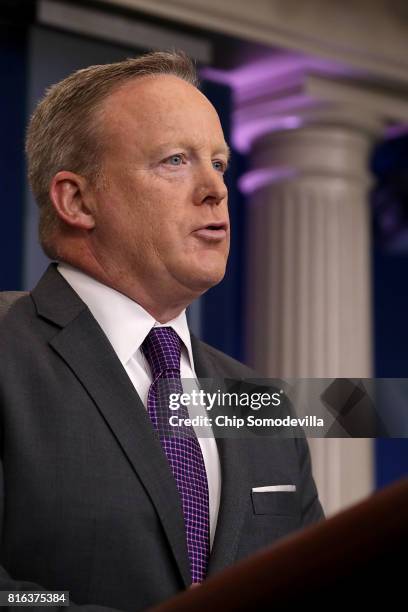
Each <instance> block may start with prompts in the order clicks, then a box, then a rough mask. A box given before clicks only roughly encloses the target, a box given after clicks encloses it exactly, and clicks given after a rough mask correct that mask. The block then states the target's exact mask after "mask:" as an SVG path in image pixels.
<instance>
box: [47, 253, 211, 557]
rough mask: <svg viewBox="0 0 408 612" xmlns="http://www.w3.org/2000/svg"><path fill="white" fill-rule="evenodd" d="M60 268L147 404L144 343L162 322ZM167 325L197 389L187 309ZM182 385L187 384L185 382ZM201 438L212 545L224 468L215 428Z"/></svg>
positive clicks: (87, 279)
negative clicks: (222, 468) (221, 463)
mask: <svg viewBox="0 0 408 612" xmlns="http://www.w3.org/2000/svg"><path fill="white" fill-rule="evenodd" d="M58 271H59V273H60V274H61V275H62V276H63V277H64V278H65V280H66V281H67V282H68V283H69V284H70V285H71V287H72V288H73V290H74V291H75V292H76V293H77V294H78V295H79V297H80V298H81V300H82V301H83V302H85V304H86V305H87V306H88V308H89V310H90V311H91V313H92V315H93V316H94V318H95V319H96V321H97V322H98V323H99V325H100V327H101V328H102V330H103V331H104V333H105V335H106V336H107V338H108V340H109V342H110V343H111V345H112V347H113V349H114V351H115V353H116V355H117V356H118V358H119V360H120V362H121V363H122V365H123V367H124V368H125V370H126V372H127V374H128V376H129V378H130V380H131V382H132V384H133V386H134V387H135V389H136V391H137V393H138V395H139V397H140V399H141V400H142V402H143V404H144V406H145V408H146V407H147V395H148V392H149V387H150V384H151V382H152V377H151V372H150V367H149V365H148V363H147V360H146V358H145V357H144V355H143V352H142V350H141V346H142V344H143V341H144V339H145V338H146V336H147V335H148V333H149V332H150V330H151V329H152V327H161V326H162V325H161V324H160V323H158V322H157V321H156V320H155V319H154V318H153V317H152V316H151V315H150V314H149V313H148V312H146V310H144V308H142V307H141V306H140V304H138V303H137V302H134V301H133V300H131V299H130V298H128V297H127V296H126V295H124V294H123V293H119V291H116V290H115V289H112V288H111V287H108V286H107V285H103V284H102V283H100V282H99V281H97V280H95V279H94V278H92V277H90V276H88V275H87V274H84V273H83V272H81V271H80V270H78V269H76V268H73V267H72V266H70V265H68V264H66V263H60V264H58ZM165 326H166V327H172V328H173V329H174V330H175V331H176V332H177V334H178V335H179V337H180V338H181V340H182V350H181V360H180V373H181V378H182V379H189V389H185V388H184V389H183V390H184V391H191V382H190V381H192V380H194V383H193V384H194V386H195V388H196V389H198V388H199V386H198V381H197V376H196V373H195V370H194V359H193V352H192V348H191V338H190V332H189V329H188V325H187V318H186V311H185V310H183V312H181V313H180V314H179V315H178V317H176V318H175V319H173V320H172V321H169V322H168V323H166V324H165ZM183 386H185V383H184V385H183ZM194 414H197V408H195V409H194ZM202 414H203V415H204V414H206V411H205V409H204V408H202ZM191 416H192V415H191ZM195 430H196V433H197V436H198V435H199V432H200V431H201V432H202V431H203V429H202V428H201V429H200V428H195ZM198 441H199V443H200V446H201V450H202V453H203V457H204V464H205V469H206V472H207V480H208V494H209V506H210V508H209V510H210V545H211V546H212V543H213V540H214V533H215V527H216V524H217V517H218V509H219V504H220V494H221V468H220V461H219V455H218V449H217V444H216V442H215V438H214V436H213V434H212V430H211V429H209V428H207V429H206V435H205V437H198Z"/></svg>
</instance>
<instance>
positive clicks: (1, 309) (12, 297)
mask: <svg viewBox="0 0 408 612" xmlns="http://www.w3.org/2000/svg"><path fill="white" fill-rule="evenodd" d="M26 295H29V293H28V291H1V292H0V320H1V319H2V318H3V317H4V316H5V315H6V314H7V312H8V311H9V310H10V308H11V307H12V306H13V304H15V303H16V302H17V301H18V300H20V299H21V298H23V297H25V296H26Z"/></svg>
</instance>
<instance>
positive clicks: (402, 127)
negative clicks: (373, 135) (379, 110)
mask: <svg viewBox="0 0 408 612" xmlns="http://www.w3.org/2000/svg"><path fill="white" fill-rule="evenodd" d="M402 136H408V123H399V124H397V125H390V126H389V127H388V128H387V129H386V131H385V138H387V139H388V138H389V139H390V140H391V139H392V138H401V137H402Z"/></svg>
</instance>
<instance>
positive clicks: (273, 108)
mask: <svg viewBox="0 0 408 612" xmlns="http://www.w3.org/2000/svg"><path fill="white" fill-rule="evenodd" d="M310 72H313V73H315V74H322V75H326V76H353V75H356V74H359V73H360V72H361V71H360V72H359V71H357V70H355V69H350V67H348V66H346V65H344V64H341V63H339V62H334V61H331V60H326V59H322V58H318V57H308V56H306V55H302V54H300V53H289V52H287V53H286V52H282V53H276V52H275V53H273V54H271V55H270V56H269V57H266V58H263V59H261V60H257V61H255V62H251V63H248V64H245V65H243V66H239V67H238V68H235V69H233V70H228V71H227V70H217V69H214V68H203V69H202V70H201V76H202V77H203V78H207V79H210V80H212V81H215V82H218V83H224V84H227V85H229V86H230V87H232V89H233V94H234V104H235V109H236V110H235V111H234V113H233V126H232V142H233V144H234V146H235V147H236V148H237V149H238V150H239V151H240V152H242V153H246V152H248V151H249V150H250V148H251V145H252V143H253V142H254V140H255V139H256V138H258V137H259V136H261V135H262V134H265V133H269V132H274V131H278V130H290V129H295V128H298V127H300V126H301V125H302V124H303V123H304V121H305V119H302V117H301V115H302V112H303V111H305V110H306V111H308V110H309V109H314V108H318V107H320V106H321V104H322V103H321V102H318V101H316V100H315V99H313V98H312V97H310V96H308V95H305V94H304V93H303V83H304V79H305V76H306V75H307V73H310Z"/></svg>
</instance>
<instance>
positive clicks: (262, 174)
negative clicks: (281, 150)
mask: <svg viewBox="0 0 408 612" xmlns="http://www.w3.org/2000/svg"><path fill="white" fill-rule="evenodd" d="M296 174H297V172H296V170H294V169H293V168H275V169H272V168H260V169H259V170H258V169H257V170H250V171H249V172H247V173H246V174H244V175H243V176H241V178H240V180H239V184H238V186H239V188H240V190H241V191H242V193H245V194H250V193H254V191H256V190H257V189H261V187H266V185H271V184H272V183H277V182H278V181H282V180H284V179H289V178H293V177H295V176H296Z"/></svg>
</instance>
